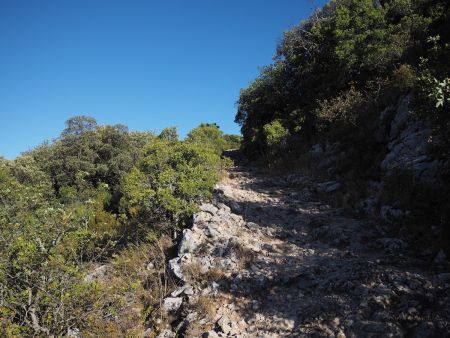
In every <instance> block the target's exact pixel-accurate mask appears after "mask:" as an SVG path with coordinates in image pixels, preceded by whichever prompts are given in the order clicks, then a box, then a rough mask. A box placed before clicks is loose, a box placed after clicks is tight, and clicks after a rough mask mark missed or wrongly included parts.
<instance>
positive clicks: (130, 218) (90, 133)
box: [0, 116, 239, 337]
mask: <svg viewBox="0 0 450 338" xmlns="http://www.w3.org/2000/svg"><path fill="white" fill-rule="evenodd" d="M202 126H206V125H202ZM202 126H200V127H199V128H197V129H195V130H193V132H192V133H191V134H190V135H191V138H189V140H188V141H179V140H178V134H177V131H176V129H175V128H172V127H171V128H166V129H164V130H163V131H162V132H161V134H160V135H159V136H155V135H154V134H153V133H135V132H129V131H128V129H127V128H126V127H125V126H123V125H114V126H108V125H106V126H102V125H97V123H96V121H95V119H93V118H91V117H86V116H78V117H74V118H71V119H70V120H68V121H67V122H66V129H64V131H63V132H62V133H61V135H60V137H59V138H58V139H56V140H55V141H53V142H51V143H44V144H42V145H41V146H39V147H37V148H35V149H33V150H31V151H29V152H27V153H25V154H23V155H21V156H19V157H18V158H17V159H15V160H13V161H8V160H5V159H3V158H0V233H1V236H0V335H1V336H4V337H23V336H39V337H47V336H64V335H66V334H67V332H68V330H75V329H76V330H80V331H81V332H82V333H83V334H84V335H86V336H100V335H107V336H123V335H125V332H128V333H130V332H131V333H133V334H136V335H139V334H141V333H142V332H141V331H139V330H142V329H143V328H145V327H146V325H144V324H145V321H147V320H148V319H149V316H150V315H151V314H152V313H153V311H154V310H155V309H156V308H157V305H158V304H159V300H160V297H162V296H163V295H165V294H166V293H167V292H169V291H170V290H169V286H168V283H169V277H168V275H167V271H165V264H164V255H165V253H164V252H165V250H166V249H167V245H162V244H161V240H160V239H159V238H160V237H161V236H164V233H165V232H169V231H171V230H173V229H179V227H180V226H183V225H185V224H186V223H187V222H188V220H189V218H190V216H191V215H192V213H193V212H194V211H195V210H196V205H197V203H199V202H201V201H202V200H204V199H207V198H208V197H209V196H210V193H211V190H212V187H213V185H214V183H215V182H216V180H217V179H218V177H219V170H220V168H221V160H220V156H219V155H220V153H219V151H220V149H223V147H226V144H227V143H228V142H230V140H231V141H236V140H238V139H239V138H236V137H234V136H230V138H229V139H225V138H224V135H223V133H222V132H221V131H220V130H219V129H218V127H217V126H215V125H212V127H210V128H209V129H211V130H213V131H214V133H208V132H204V130H203V129H204V127H202ZM207 129H208V128H207ZM209 129H208V130H209ZM198 135H201V137H200V136H199V137H197V136H198ZM194 136H196V137H195V138H194ZM215 145H221V147H222V148H220V149H219V148H218V147H216V146H215ZM140 250H146V254H138V253H139V252H140ZM152 255H153V256H154V255H158V259H157V260H158V261H161V264H160V266H158V271H157V273H156V274H152V273H151V272H146V273H142V271H141V270H142V269H143V266H145V264H148V261H146V259H150V256H152ZM153 258H154V257H153ZM153 258H152V259H153ZM129 259H134V260H136V261H135V262H133V264H131V263H126V262H128V260H129ZM161 259H162V260H161ZM105 262H111V264H110V265H112V266H113V267H114V269H115V270H114V272H111V274H112V275H111V276H109V277H108V278H113V279H114V283H112V284H108V283H101V282H98V281H96V280H92V281H91V282H89V281H85V280H84V278H85V276H86V273H88V272H90V269H92V265H93V264H100V263H105ZM94 266H95V265H94ZM125 266H126V267H127V270H126V271H125V270H124V267H125ZM147 288H150V290H148V289H147ZM136 308H138V309H140V311H142V314H139V313H138V314H136Z"/></svg>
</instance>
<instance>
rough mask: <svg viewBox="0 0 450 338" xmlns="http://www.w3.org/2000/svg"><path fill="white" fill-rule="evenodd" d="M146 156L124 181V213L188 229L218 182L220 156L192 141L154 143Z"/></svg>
mask: <svg viewBox="0 0 450 338" xmlns="http://www.w3.org/2000/svg"><path fill="white" fill-rule="evenodd" d="M214 128H216V127H214ZM194 135H196V134H195V133H194ZM202 136H203V135H202ZM198 142H199V141H198ZM144 153H145V155H144V158H143V159H142V160H141V161H140V162H139V163H138V165H137V166H136V167H135V168H133V170H132V171H131V172H130V173H129V174H127V175H126V176H125V178H124V183H123V192H124V197H123V200H122V206H123V208H124V210H126V211H127V212H128V214H130V215H132V216H136V217H139V218H141V219H143V220H146V221H148V220H149V219H152V220H155V221H163V222H174V223H175V224H174V225H177V224H178V225H185V224H186V223H187V222H188V219H189V217H190V216H191V215H192V213H193V212H194V211H195V210H196V205H197V203H199V202H200V201H202V200H204V199H206V198H208V197H209V196H210V194H211V187H212V186H213V184H214V182H215V181H216V180H217V178H218V176H217V175H218V173H217V170H218V165H220V159H219V157H218V155H217V154H215V153H214V152H213V151H211V148H210V147H208V146H206V147H205V146H204V145H202V144H199V143H193V141H192V140H189V142H188V141H186V142H176V143H174V144H172V145H170V144H168V143H167V141H162V140H161V141H155V142H153V143H151V144H150V145H148V146H147V147H146V149H145V152H144Z"/></svg>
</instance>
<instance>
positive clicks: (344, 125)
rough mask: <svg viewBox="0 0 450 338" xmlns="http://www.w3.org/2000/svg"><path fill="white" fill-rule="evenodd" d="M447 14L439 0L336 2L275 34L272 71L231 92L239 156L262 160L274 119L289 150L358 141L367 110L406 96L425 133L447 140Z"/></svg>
mask: <svg viewBox="0 0 450 338" xmlns="http://www.w3.org/2000/svg"><path fill="white" fill-rule="evenodd" d="M449 6H450V4H449V3H448V1H445V0H419V1H410V0H385V1H372V0H336V1H331V2H329V3H328V4H327V5H325V6H324V7H323V8H322V9H320V10H318V11H317V12H316V13H314V14H313V15H312V16H311V17H310V18H309V19H308V20H306V21H304V22H302V23H300V24H299V25H298V26H296V27H294V28H292V29H291V30H289V31H287V32H286V33H284V37H283V39H282V41H281V42H280V44H279V45H278V47H277V51H276V57H275V59H274V63H273V64H272V65H269V66H266V67H264V68H263V69H262V70H261V73H260V76H259V77H258V78H257V79H255V80H254V81H253V82H252V83H251V84H250V85H249V86H248V87H247V88H245V89H243V90H241V94H240V98H239V101H238V111H237V114H236V122H237V123H239V124H240V125H241V130H242V134H243V146H242V148H243V150H244V151H245V152H246V153H247V155H248V156H249V157H252V158H257V157H261V156H264V155H265V154H266V150H267V147H268V144H267V141H268V139H267V138H266V137H265V132H264V126H266V125H270V124H271V123H272V122H273V121H277V120H280V121H283V125H284V127H286V128H287V129H288V132H289V135H290V136H289V140H288V143H289V144H291V145H292V144H296V145H297V146H296V148H298V149H299V148H301V147H302V145H305V144H308V143H311V142H313V141H314V140H316V141H317V139H322V140H323V139H325V141H326V139H327V137H336V136H337V135H347V137H346V138H347V139H348V140H349V141H350V143H351V142H352V136H353V137H354V139H353V143H355V142H358V141H360V136H361V135H363V134H365V135H366V137H367V135H369V134H370V133H369V132H368V131H366V132H364V131H362V129H364V128H368V126H369V125H370V121H369V120H370V118H376V115H373V113H374V111H376V110H377V109H380V108H382V109H381V110H383V109H384V108H385V107H386V106H387V105H389V104H392V103H393V102H395V101H396V100H397V98H398V97H399V96H400V95H404V94H407V93H409V92H411V91H413V92H414V93H416V94H415V95H416V96H419V97H420V100H416V101H417V102H418V103H420V104H421V105H422V107H423V108H424V109H423V110H424V111H426V112H427V113H426V114H424V115H423V116H424V118H427V119H430V120H432V121H435V122H434V125H435V128H434V129H435V132H436V133H435V134H436V135H439V137H440V138H442V139H443V140H444V141H445V140H447V139H448V130H449V128H448V123H449V121H450V118H449V116H450V114H447V112H448V109H449V108H448V107H449V106H450V104H449V102H448V97H447V96H448V81H447V79H448V77H449V65H448V59H449V50H448V49H449V42H450V36H449V32H450V26H449V22H450V20H449V11H450V10H449ZM420 93H422V94H420ZM381 110H379V111H381ZM371 114H372V115H371ZM425 115H428V116H425ZM361 122H364V123H361ZM330 130H332V131H333V133H329V131H330ZM282 142H286V141H285V140H283V141H282ZM271 147H273V145H272V146H271ZM274 159H276V160H277V161H279V158H278V156H275V157H274Z"/></svg>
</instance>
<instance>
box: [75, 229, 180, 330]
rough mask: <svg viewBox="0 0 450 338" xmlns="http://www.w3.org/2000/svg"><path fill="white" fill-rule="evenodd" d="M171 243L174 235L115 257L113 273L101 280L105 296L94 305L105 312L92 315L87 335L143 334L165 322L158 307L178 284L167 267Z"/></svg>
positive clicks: (136, 247)
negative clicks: (94, 316) (147, 329)
mask: <svg viewBox="0 0 450 338" xmlns="http://www.w3.org/2000/svg"><path fill="white" fill-rule="evenodd" d="M171 245H172V242H171V240H170V238H166V237H162V238H160V239H158V240H157V241H155V242H154V243H145V244H139V245H133V246H130V247H128V248H126V249H124V250H122V251H121V252H120V253H119V254H117V255H116V256H115V257H113V258H112V259H111V261H110V262H109V264H108V265H109V266H110V269H111V271H112V272H111V274H110V275H108V278H105V279H104V280H102V281H100V282H99V288H101V296H100V297H99V299H98V300H97V302H96V303H95V304H93V307H96V308H98V309H99V312H100V313H101V315H99V316H97V318H92V321H93V322H94V323H93V325H92V326H91V330H90V332H83V334H85V335H86V336H87V337H98V336H107V337H140V336H141V335H142V333H143V332H144V331H145V329H146V328H148V327H152V326H153V327H155V328H157V326H159V325H158V324H157V323H164V321H165V318H163V316H162V315H161V314H160V312H159V311H158V310H159V308H160V307H161V304H162V302H163V300H164V297H165V296H166V295H167V294H168V293H170V292H172V291H173V290H174V289H175V287H176V284H175V281H174V280H173V279H172V277H171V275H170V273H169V270H168V267H167V266H166V261H167V257H166V255H167V250H168V248H169V247H170V246H171ZM149 263H151V266H149ZM92 327H94V328H95V329H94V330H93V329H92Z"/></svg>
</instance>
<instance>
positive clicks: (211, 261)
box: [159, 167, 450, 338]
mask: <svg viewBox="0 0 450 338" xmlns="http://www.w3.org/2000/svg"><path fill="white" fill-rule="evenodd" d="M326 190H330V184H319V183H317V182H313V181H311V180H310V179H309V178H308V177H306V176H302V175H290V176H283V177H268V176H266V175H264V174H261V173H259V172H257V171H256V170H255V169H252V168H245V167H233V168H231V169H230V170H229V171H228V175H227V176H226V177H225V178H223V179H222V181H221V183H220V184H218V185H217V186H216V194H215V202H213V203H212V204H203V205H202V206H201V211H200V212H199V213H197V214H196V215H195V216H194V225H193V227H192V229H187V230H184V233H183V239H182V241H181V243H180V246H179V250H178V256H177V257H176V258H174V259H172V260H171V261H170V266H171V269H172V271H173V272H174V273H175V274H176V275H177V276H178V277H179V278H180V280H181V282H182V286H181V287H180V288H179V289H178V290H177V291H175V292H174V293H172V295H170V296H169V297H168V298H166V299H165V301H164V303H163V306H162V310H163V312H165V313H166V314H167V315H168V317H169V319H170V320H169V323H171V325H168V327H167V330H165V331H163V332H161V333H160V336H159V337H171V336H173V337H175V333H177V334H181V336H186V337H199V336H202V334H203V336H206V337H232V336H234V337H287V336H290V337H341V338H342V337H447V336H450V321H449V318H450V273H448V271H449V269H448V268H449V266H448V263H447V262H446V261H445V259H442V257H441V256H442V255H437V256H436V257H435V258H434V259H433V260H432V261H430V260H427V259H425V258H423V257H422V258H421V257H418V256H417V254H416V253H415V252H414V250H413V248H412V247H411V246H410V245H409V244H408V243H407V242H406V241H405V240H403V239H401V238H396V237H393V235H392V234H391V233H389V227H384V226H382V225H381V224H380V223H375V222H373V221H370V220H365V219H355V218H352V217H349V216H347V215H345V214H344V212H343V211H342V210H340V209H335V208H332V207H330V206H329V205H328V204H327V203H325V202H324V201H323V198H320V197H319V196H320V193H319V192H322V196H323V195H324V194H325V196H326V192H325V191H326Z"/></svg>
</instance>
